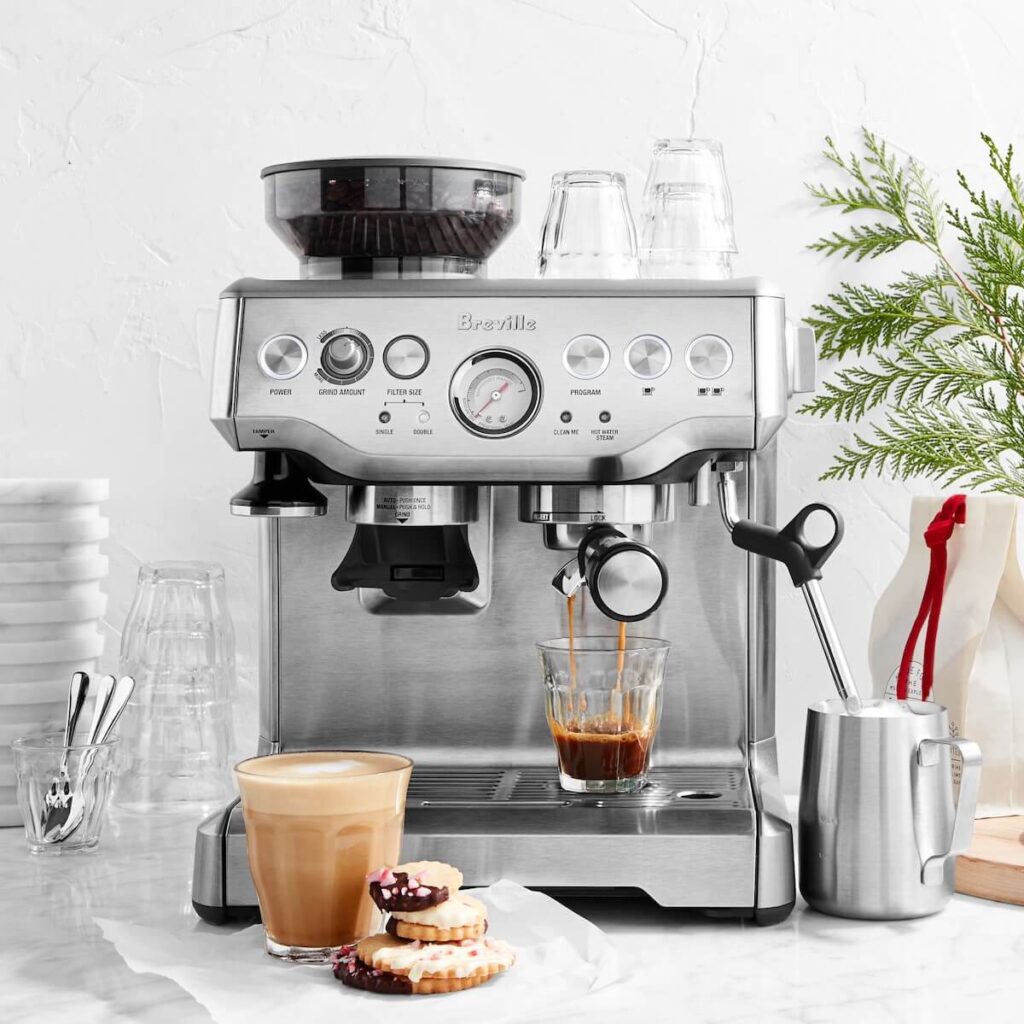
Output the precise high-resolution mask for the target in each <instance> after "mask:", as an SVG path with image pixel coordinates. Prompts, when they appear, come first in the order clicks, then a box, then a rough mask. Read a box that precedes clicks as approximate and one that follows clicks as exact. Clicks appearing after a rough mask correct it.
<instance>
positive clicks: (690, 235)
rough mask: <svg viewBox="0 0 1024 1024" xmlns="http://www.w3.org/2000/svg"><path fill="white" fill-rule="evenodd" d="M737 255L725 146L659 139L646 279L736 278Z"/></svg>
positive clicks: (644, 250)
mask: <svg viewBox="0 0 1024 1024" xmlns="http://www.w3.org/2000/svg"><path fill="white" fill-rule="evenodd" d="M736 252H737V247H736V236H735V232H734V228H733V207H732V193H731V192H730V190H729V182H728V179H727V178H726V173H725V158H724V155H723V153H722V145H721V143H720V142H717V141H715V140H713V139H659V140H658V141H657V142H656V143H655V144H654V152H653V154H652V157H651V165H650V169H649V171H648V174H647V182H646V184H645V186H644V197H643V206H642V209H641V217H640V260H641V273H642V275H643V276H644V277H703V278H722V277H731V276H732V256H733V255H734V254H735V253H736Z"/></svg>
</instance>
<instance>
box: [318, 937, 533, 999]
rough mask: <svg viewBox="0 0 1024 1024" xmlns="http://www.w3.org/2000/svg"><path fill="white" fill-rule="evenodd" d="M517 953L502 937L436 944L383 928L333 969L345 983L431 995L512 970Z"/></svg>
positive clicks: (480, 981) (361, 943) (469, 984)
mask: <svg viewBox="0 0 1024 1024" xmlns="http://www.w3.org/2000/svg"><path fill="white" fill-rule="evenodd" d="M346 948H347V949H348V948H350V947H346ZM515 959H516V956H515V951H514V950H513V949H512V947H511V946H510V945H508V943H505V942H501V941H500V940H498V939H465V940H463V941H462V942H452V943H443V944H433V943H424V942H419V941H414V942H407V941H404V940H402V939H396V938H395V937H393V936H391V935H387V934H381V935H372V936H370V938H368V939H362V940H361V941H360V942H358V943H357V944H356V947H355V951H354V955H353V954H352V953H349V954H348V955H347V956H345V955H343V956H342V957H340V958H339V960H338V963H337V965H336V966H335V970H334V973H335V975H336V976H337V977H338V978H340V979H341V981H343V982H344V983H345V984H348V985H352V986H353V987H356V988H365V989H367V990H369V991H374V992H383V993H386V994H401V993H402V992H404V991H411V992H412V993H413V994H415V995H430V994H431V993H439V992H458V991H460V990H461V989H465V988H474V987H475V986H477V985H482V984H483V983H484V982H485V981H487V980H488V979H489V978H492V977H494V975H496V974H500V973H502V972H503V971H507V970H508V969H509V968H510V967H511V966H512V965H513V964H514V963H515ZM350 965H353V966H351V967H350ZM377 971H379V972H380V973H379V974H376V973H374V972H377ZM399 979H403V980H404V983H403V980H399ZM405 984H408V985H409V986H411V988H410V989H408V990H407V989H405V987H404V985H405Z"/></svg>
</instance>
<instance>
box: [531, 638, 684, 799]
mask: <svg viewBox="0 0 1024 1024" xmlns="http://www.w3.org/2000/svg"><path fill="white" fill-rule="evenodd" d="M669 647H670V644H669V642H668V641H667V640H654V639H649V638H647V637H625V638H623V637H618V636H581V637H574V638H569V637H560V638H558V639H555V640H546V641H544V642H543V643H539V644H537V651H538V653H539V654H540V663H541V671H542V672H543V676H544V686H545V689H546V691H547V700H546V705H545V706H546V711H547V719H548V727H549V728H550V730H551V738H552V740H553V741H554V744H555V751H556V753H557V755H558V781H559V784H560V785H561V787H562V789H565V790H568V791H569V792H571V793H634V792H636V791H637V790H639V789H642V788H643V787H644V785H645V784H646V782H647V769H648V766H649V765H650V759H651V748H652V746H653V745H654V738H655V735H656V734H657V731H658V723H659V720H660V718H661V699H662V697H661V695H662V682H663V681H664V678H665V663H666V661H667V659H668V652H669Z"/></svg>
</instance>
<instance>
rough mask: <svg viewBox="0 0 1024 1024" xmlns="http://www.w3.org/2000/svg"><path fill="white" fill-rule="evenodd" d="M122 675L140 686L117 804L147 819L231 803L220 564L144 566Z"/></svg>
mask: <svg viewBox="0 0 1024 1024" xmlns="http://www.w3.org/2000/svg"><path fill="white" fill-rule="evenodd" d="M121 673H122V674H123V675H130V676H132V677H133V678H134V679H135V690H134V691H133V693H132V699H131V701H130V703H129V705H128V709H127V711H126V712H125V716H124V719H123V721H122V723H121V755H122V761H121V774H120V776H119V778H118V781H117V789H116V792H115V796H114V799H115V802H116V803H117V804H118V805H119V806H120V807H122V808H124V809H126V810H129V811H138V812H147V813H151V812H154V811H175V810H179V809H180V810H184V811H191V810H193V809H200V808H208V807H211V806H213V805H215V804H218V803H222V802H223V801H225V800H227V799H230V797H231V796H232V795H233V794H234V785H233V782H232V778H231V753H232V747H233V746H234V743H233V730H232V715H231V709H232V702H233V699H234V696H235V633H234V628H233V626H232V623H231V616H230V614H229V613H228V607H227V597H226V593H225V583H224V570H223V568H221V566H219V565H216V564H213V563H203V562H153V563H150V564H147V565H143V566H142V567H141V568H140V569H139V580H138V587H137V589H136V591H135V600H134V602H133V603H132V607H131V611H130V612H129V613H128V619H127V621H126V622H125V626H124V632H123V633H122V636H121Z"/></svg>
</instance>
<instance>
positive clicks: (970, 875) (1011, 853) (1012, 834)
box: [956, 815, 1024, 906]
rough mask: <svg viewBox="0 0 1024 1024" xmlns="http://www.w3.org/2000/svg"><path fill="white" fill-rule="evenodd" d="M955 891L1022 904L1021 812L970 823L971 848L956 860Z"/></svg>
mask: <svg viewBox="0 0 1024 1024" xmlns="http://www.w3.org/2000/svg"><path fill="white" fill-rule="evenodd" d="M956 891H957V892H962V893H965V894H966V895H968V896H977V897H979V898H980V899H983V900H998V901H999V902H1000V903H1016V904H1018V905H1020V906H1024V815H1018V816H1016V817H1007V818H978V819H977V820H976V821H975V822H974V841H973V842H972V843H971V848H970V849H969V850H968V851H967V852H966V853H965V854H962V855H961V856H960V857H957V860H956Z"/></svg>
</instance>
